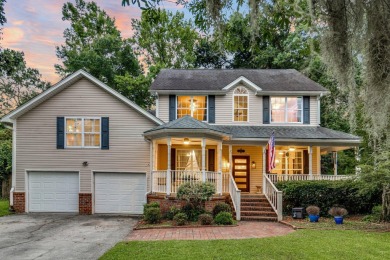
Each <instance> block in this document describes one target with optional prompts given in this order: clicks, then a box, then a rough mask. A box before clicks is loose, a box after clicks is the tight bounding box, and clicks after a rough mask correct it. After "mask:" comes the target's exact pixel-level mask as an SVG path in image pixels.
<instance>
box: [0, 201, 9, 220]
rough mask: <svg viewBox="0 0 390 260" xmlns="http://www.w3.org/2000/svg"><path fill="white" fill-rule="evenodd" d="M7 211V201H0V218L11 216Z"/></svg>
mask: <svg viewBox="0 0 390 260" xmlns="http://www.w3.org/2000/svg"><path fill="white" fill-rule="evenodd" d="M8 209H9V200H6V199H0V217H3V216H6V215H11V214H12V213H11V212H10V211H9V210H8Z"/></svg>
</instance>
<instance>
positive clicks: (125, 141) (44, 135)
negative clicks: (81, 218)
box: [16, 79, 156, 193]
mask: <svg viewBox="0 0 390 260" xmlns="http://www.w3.org/2000/svg"><path fill="white" fill-rule="evenodd" d="M59 116H65V117H66V116H80V117H89V116H91V117H92V116H94V117H109V120H110V149H109V150H101V149H96V148H95V149H93V148H92V149H87V148H86V149H81V148H67V149H56V131H57V130H56V120H57V117H59ZM155 126H156V124H155V123H153V122H152V121H151V120H150V119H148V118H146V117H145V116H143V115H141V114H140V113H139V112H137V111H136V110H134V109H133V108H131V107H129V106H128V105H126V104H124V103H123V102H122V101H119V100H118V99H116V98H115V97H113V96H112V95H111V94H109V93H107V92H105V91H104V90H103V89H101V88H100V87H98V86H95V85H94V84H93V83H92V82H90V81H89V80H87V79H82V80H79V81H77V82H76V83H74V84H73V85H71V86H69V87H68V88H66V89H65V90H63V91H62V92H60V93H58V94H57V95H55V96H54V97H52V98H51V99H49V100H47V101H45V102H44V103H42V104H40V105H39V106H37V107H35V108H34V109H32V110H31V111H29V112H28V113H26V114H25V115H23V116H22V117H20V118H18V120H17V143H16V151H17V152H16V191H24V190H25V172H26V171H28V170H41V171H45V170H47V171H59V170H62V171H68V170H69V171H79V172H80V192H85V193H90V192H92V173H93V171H107V172H146V173H147V175H148V176H147V177H149V170H150V168H149V158H150V149H149V143H148V142H146V141H145V140H144V138H143V136H142V134H143V132H144V131H146V130H148V129H150V128H153V127H155ZM84 161H87V162H88V164H89V165H88V166H86V167H84V166H82V163H83V162H84ZM148 184H149V181H148Z"/></svg>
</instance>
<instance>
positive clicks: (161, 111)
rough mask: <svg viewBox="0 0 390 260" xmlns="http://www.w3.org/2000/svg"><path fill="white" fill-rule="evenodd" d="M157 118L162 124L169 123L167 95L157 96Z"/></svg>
mask: <svg viewBox="0 0 390 260" xmlns="http://www.w3.org/2000/svg"><path fill="white" fill-rule="evenodd" d="M157 117H158V118H160V119H161V120H162V121H164V122H169V95H159V96H158V115H157Z"/></svg>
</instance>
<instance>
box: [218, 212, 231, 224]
mask: <svg viewBox="0 0 390 260" xmlns="http://www.w3.org/2000/svg"><path fill="white" fill-rule="evenodd" d="M214 222H215V224H217V225H233V215H232V213H230V212H220V213H218V215H217V216H216V217H215V219H214Z"/></svg>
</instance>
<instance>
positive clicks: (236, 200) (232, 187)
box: [229, 174, 241, 220]
mask: <svg viewBox="0 0 390 260" xmlns="http://www.w3.org/2000/svg"><path fill="white" fill-rule="evenodd" d="M229 193H230V196H231V198H232V201H233V206H234V209H235V210H236V219H237V220H240V219H241V191H240V190H239V189H238V188H237V184H236V182H235V181H234V178H233V176H232V175H231V174H229Z"/></svg>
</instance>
